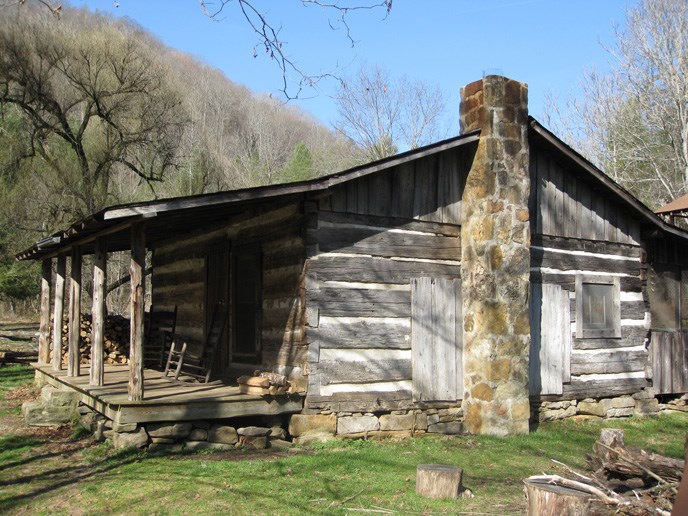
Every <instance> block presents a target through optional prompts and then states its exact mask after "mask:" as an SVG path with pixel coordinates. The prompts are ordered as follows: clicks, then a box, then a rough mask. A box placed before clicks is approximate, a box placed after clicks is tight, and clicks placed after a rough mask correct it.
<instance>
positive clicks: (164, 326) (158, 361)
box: [143, 305, 177, 369]
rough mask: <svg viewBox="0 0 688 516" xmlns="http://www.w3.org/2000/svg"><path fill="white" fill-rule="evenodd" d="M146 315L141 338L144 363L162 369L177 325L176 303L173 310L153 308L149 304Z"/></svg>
mask: <svg viewBox="0 0 688 516" xmlns="http://www.w3.org/2000/svg"><path fill="white" fill-rule="evenodd" d="M147 316H148V317H146V336H145V338H144V339H143V346H144V347H143V361H144V365H145V366H146V367H155V368H160V369H162V367H163V365H164V364H165V355H166V353H167V350H168V349H169V346H170V339H171V336H172V335H174V332H175V330H176V327H177V305H174V310H155V309H154V307H152V306H151V309H150V312H148V314H147Z"/></svg>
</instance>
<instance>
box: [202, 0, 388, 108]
mask: <svg viewBox="0 0 688 516" xmlns="http://www.w3.org/2000/svg"><path fill="white" fill-rule="evenodd" d="M298 1H299V2H300V3H301V4H302V5H304V6H306V7H317V8H321V9H322V10H323V11H324V12H325V13H327V15H328V20H327V23H328V24H329V26H330V27H331V28H332V29H343V30H344V32H345V33H346V37H347V39H348V41H349V43H350V44H351V45H352V46H353V45H354V39H353V37H352V35H351V28H350V26H349V15H350V14H351V13H353V12H356V11H372V10H380V9H383V10H384V11H385V15H387V14H389V12H390V11H391V10H392V1H393V0H359V1H357V2H353V3H352V2H348V1H346V0H340V1H335V0H332V1H324V0H298ZM198 3H199V4H200V5H201V9H203V12H204V13H205V14H206V15H207V16H208V17H210V18H213V19H219V18H220V17H221V16H222V15H223V14H225V13H226V12H227V11H226V7H227V6H228V5H230V4H231V5H233V6H235V7H236V8H237V9H238V11H239V12H240V13H241V16H243V18H244V19H245V20H246V22H247V23H248V25H249V26H250V27H251V30H253V33H254V34H255V35H256V38H257V43H256V45H255V46H254V47H253V55H254V57H256V56H257V55H258V54H263V55H266V56H268V57H269V58H270V59H271V60H273V61H274V62H275V63H276V65H277V67H278V68H279V70H280V72H281V74H282V93H283V94H284V96H285V97H286V98H287V99H288V100H289V99H295V98H298V97H299V95H300V94H301V92H302V91H303V89H304V88H306V87H313V86H314V85H315V84H317V83H318V82H320V81H321V80H322V79H324V78H326V77H332V76H333V73H332V72H328V73H322V74H315V75H314V74H311V73H307V72H306V71H305V70H303V69H302V68H301V66H300V65H299V64H298V63H297V61H295V60H294V59H293V58H292V57H291V56H290V55H289V54H288V53H287V52H286V50H285V46H284V40H283V39H282V37H281V35H280V32H281V30H282V27H281V25H280V24H279V22H277V21H275V20H272V19H271V18H270V17H269V16H268V14H267V10H268V6H267V5H265V6H261V5H260V4H261V3H262V2H261V0H217V1H213V0H198ZM259 50H260V52H259ZM292 76H295V77H296V86H295V87H291V86H290V77H292Z"/></svg>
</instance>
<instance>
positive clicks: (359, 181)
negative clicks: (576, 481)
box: [17, 75, 688, 438]
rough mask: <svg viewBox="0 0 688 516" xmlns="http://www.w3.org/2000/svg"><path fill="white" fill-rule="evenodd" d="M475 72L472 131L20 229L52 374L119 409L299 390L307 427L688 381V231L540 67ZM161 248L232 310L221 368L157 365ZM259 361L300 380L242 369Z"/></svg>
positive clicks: (257, 400)
mask: <svg viewBox="0 0 688 516" xmlns="http://www.w3.org/2000/svg"><path fill="white" fill-rule="evenodd" d="M461 96H462V101H461V109H460V122H461V133H460V135H459V136H457V137H454V138H450V139H447V140H444V141H440V142H437V143H434V144H432V145H428V146H425V147H421V148H418V149H413V150H410V151H408V152H404V153H401V154H398V155H395V156H392V157H390V158H387V159H383V160H380V161H376V162H373V163H368V164H365V165H361V166H358V167H355V168H353V169H350V170H346V171H343V172H338V173H335V174H332V175H329V176H325V177H320V178H317V179H314V180H310V181H304V182H298V183H290V184H280V185H271V186H264V187H258V188H251V189H244V190H236V191H225V192H219V193H213V194H207V195H200V196H194V197H182V198H174V199H164V200H156V201H149V202H142V203H135V204H128V205H121V206H114V207H110V208H107V209H104V210H102V211H100V212H98V213H96V214H93V215H92V216H90V217H88V218H87V219H84V220H81V221H79V222H77V223H75V224H74V225H72V226H70V227H69V228H67V229H65V230H63V231H59V232H57V233H55V234H53V235H52V236H50V237H48V238H46V239H44V240H42V241H40V242H38V243H36V244H35V245H33V246H32V247H31V248H29V249H27V250H25V251H23V252H22V253H19V254H18V255H17V258H18V259H31V260H42V262H43V280H42V286H43V287H42V299H41V301H42V302H41V330H40V351H39V362H38V364H36V366H35V367H36V374H37V376H39V377H40V378H41V379H42V381H43V382H48V383H51V384H53V385H59V386H60V387H62V388H67V389H74V390H75V391H78V393H79V396H80V398H79V399H80V401H81V402H82V403H84V404H86V405H88V406H90V407H92V408H93V409H94V410H97V411H99V412H100V413H102V414H104V415H105V416H106V417H108V418H110V419H112V420H113V421H115V423H117V424H121V425H134V427H136V425H139V426H142V425H146V424H149V423H151V422H160V421H180V420H187V421H189V420H199V419H222V418H225V419H226V418H232V417H240V416H260V415H282V414H284V415H286V416H285V417H287V416H288V417H289V418H290V423H289V430H290V432H291V434H292V436H293V437H295V438H300V437H301V438H304V437H305V436H307V435H309V434H315V435H319V436H322V435H332V434H340V435H347V434H349V435H365V436H369V435H371V433H372V434H374V433H379V434H381V435H386V434H388V433H394V432H408V433H411V434H413V433H416V432H440V433H448V434H452V433H462V432H468V433H486V434H498V435H505V434H513V433H524V432H528V431H529V429H531V428H532V427H533V425H534V424H537V422H538V421H540V420H543V419H548V418H550V419H551V418H557V417H566V416H570V415H574V414H592V415H597V416H601V417H613V416H628V415H632V414H634V413H636V414H638V413H641V414H643V413H648V412H653V411H656V410H657V407H658V403H659V401H660V400H664V398H663V397H665V396H672V395H680V394H683V393H685V392H686V390H687V389H688V378H687V376H688V373H687V362H688V354H687V353H688V352H687V349H688V348H687V346H686V326H688V301H686V300H688V252H687V251H688V232H686V231H685V230H683V229H681V228H679V227H677V226H675V225H673V224H670V223H669V222H668V221H665V220H664V219H662V218H660V217H659V216H658V215H657V214H655V213H653V212H652V211H651V210H650V209H649V208H648V207H646V206H645V205H643V204H642V203H641V202H640V201H639V200H638V199H636V198H635V197H633V196H632V195H631V194H630V193H629V192H627V191H626V190H624V189H623V188H622V187H620V186H619V185H618V184H616V183H615V182H614V181H612V180H611V179H610V178H609V176H607V175H605V174H604V172H602V171H601V170H600V169H598V168H597V167H595V166H594V165H593V164H592V163H591V162H589V161H588V160H586V159H585V158H584V157H582V156H581V155H580V154H578V153H577V152H576V151H574V150H573V149H572V148H571V147H569V146H568V145H566V144H565V143H564V142H563V141H561V140H560V139H559V138H558V137H557V136H555V135H554V134H553V133H552V132H550V131H549V130H548V129H546V128H545V127H544V126H543V125H542V124H540V123H539V122H538V121H537V120H535V119H533V118H532V117H529V116H528V107H527V85H525V84H523V83H520V82H518V81H515V80H512V79H508V78H505V77H501V76H496V75H490V76H487V77H484V78H483V79H481V80H479V81H476V82H474V83H471V84H469V85H467V86H465V87H464V88H462V90H461ZM126 250H129V251H131V272H132V274H131V287H132V297H131V310H130V312H131V313H130V318H131V346H130V356H129V363H128V365H127V366H120V367H119V369H118V370H117V371H115V370H114V369H117V368H113V367H109V368H108V367H104V366H103V363H102V353H103V352H102V336H98V335H97V331H98V330H97V328H98V327H99V326H102V318H103V313H104V310H103V300H104V294H103V285H104V284H105V281H104V278H103V275H104V271H105V264H106V260H107V256H108V253H111V252H115V251H126ZM84 254H94V255H95V259H94V263H95V269H94V278H95V279H94V282H93V283H94V292H93V300H94V306H93V307H92V313H93V317H94V322H93V327H94V335H93V339H92V342H93V344H92V346H93V350H92V353H91V357H92V360H91V363H90V365H89V367H88V369H89V372H88V374H86V373H85V372H84V373H83V374H82V372H81V371H80V369H79V359H78V339H79V335H78V328H77V327H74V325H73V324H72V323H71V322H70V325H71V326H70V334H69V339H68V347H69V353H68V355H69V357H70V358H69V360H68V364H67V366H68V367H67V371H64V370H63V366H62V364H61V363H60V361H59V360H57V361H54V362H53V363H52V364H49V363H48V362H49V353H50V346H51V337H50V330H51V329H50V313H51V306H52V308H53V309H52V312H53V313H54V319H55V322H54V326H55V327H56V328H59V327H60V326H58V325H60V324H61V322H62V320H63V303H64V301H63V300H64V291H65V284H66V280H67V279H69V290H70V295H69V299H70V302H69V306H68V310H67V311H68V314H69V320H70V321H75V320H76V321H78V320H79V317H78V314H79V313H80V311H81V310H82V308H81V306H80V302H81V301H80V291H81V281H80V275H81V267H82V266H81V257H82V256H83V255H84ZM147 255H148V256H149V259H150V264H151V265H152V279H151V283H150V284H151V289H152V292H151V297H152V303H153V305H154V306H156V307H159V308H162V309H167V310H171V309H172V308H175V309H176V310H177V314H178V316H177V323H176V331H177V332H179V333H180V334H184V335H189V336H191V337H193V338H196V339H203V337H204V335H205V332H206V331H207V329H208V327H209V325H210V324H212V322H211V319H212V318H213V317H214V316H215V315H214V314H216V313H217V312H218V311H219V312H221V313H222V314H223V317H225V318H226V321H227V324H226V326H225V328H224V329H223V331H222V333H221V335H220V337H219V345H218V347H217V353H216V354H215V355H214V359H213V364H212V371H211V372H212V377H213V378H214V379H216V380H220V384H219V385H218V382H215V383H214V384H212V385H203V384H198V385H196V384H184V385H180V384H178V383H177V384H172V383H170V382H167V381H166V380H165V378H163V375H162V374H161V373H160V372H159V371H157V372H156V371H153V370H152V369H148V368H146V367H145V364H144V360H143V356H144V355H143V354H144V350H145V347H146V343H145V342H144V338H143V337H144V329H143V321H144V318H145V313H144V311H145V308H144V304H143V289H144V285H145V282H144V281H143V274H144V270H145V267H144V264H145V260H146V256H147ZM67 259H69V262H70V264H71V266H70V276H69V278H66V263H67V261H68V260H67ZM53 334H55V333H53ZM52 340H54V341H56V344H55V345H54V346H53V347H55V346H60V345H61V342H60V339H52ZM53 355H55V353H53ZM123 367H124V368H125V370H126V374H125V373H123V372H122V369H123ZM256 370H258V371H264V372H271V373H277V374H279V375H284V376H285V377H286V378H287V379H288V381H289V383H290V385H291V388H290V389H289V392H288V393H282V394H277V395H264V396H258V395H255V394H254V395H251V394H246V391H243V393H242V392H241V391H237V390H236V389H237V387H236V383H235V382H236V379H237V378H238V377H241V376H246V375H248V376H250V375H251V374H253V373H252V372H253V371H256ZM109 378H112V380H109ZM172 385H174V389H173V388H172ZM222 389H224V390H222ZM232 389H234V390H232Z"/></svg>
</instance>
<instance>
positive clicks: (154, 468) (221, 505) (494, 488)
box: [0, 366, 688, 515]
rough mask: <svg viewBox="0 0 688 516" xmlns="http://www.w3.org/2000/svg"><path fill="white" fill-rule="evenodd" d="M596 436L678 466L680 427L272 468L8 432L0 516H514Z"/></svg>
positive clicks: (667, 420) (348, 449)
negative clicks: (460, 472) (450, 485)
mask: <svg viewBox="0 0 688 516" xmlns="http://www.w3.org/2000/svg"><path fill="white" fill-rule="evenodd" d="M32 379H33V372H32V370H31V369H30V368H28V367H26V366H11V367H5V368H0V409H1V410H0V417H2V418H6V419H5V420H10V419H11V418H15V419H14V420H15V421H16V418H17V416H16V415H15V414H14V413H13V411H16V408H12V409H11V410H6V409H7V407H8V406H12V404H13V403H14V405H16V404H17V403H18V402H16V401H14V400H6V398H5V397H6V394H7V392H8V391H9V390H11V389H14V388H16V387H22V386H26V385H30V383H31V382H32ZM2 421H3V419H0V424H2ZM603 427H615V428H623V429H624V430H625V435H626V444H627V445H628V446H633V447H639V448H644V449H646V450H649V451H655V452H658V453H661V454H665V455H669V456H673V457H678V458H682V457H683V443H684V439H685V433H686V430H687V429H688V415H685V414H671V415H662V416H660V417H656V418H647V419H641V418H631V419H623V420H614V421H605V422H599V421H590V420H588V421H574V420H566V421H560V422H552V423H547V424H542V425H540V427H539V429H538V431H537V432H534V433H531V434H529V435H525V436H513V437H505V438H498V437H484V436H458V437H438V436H435V437H431V436H428V437H424V438H417V439H408V440H402V441H383V442H377V441H330V442H327V443H319V444H316V445H314V446H313V447H311V448H304V449H297V450H296V451H294V452H293V453H291V452H290V453H284V454H282V455H280V456H276V455H272V454H267V453H266V454H260V453H259V454H255V453H254V454H251V453H248V452H244V451H235V452H230V453H226V454H222V455H215V454H208V453H199V454H191V455H189V454H177V455H156V454H153V453H147V452H136V451H116V450H113V449H112V447H110V446H108V445H106V444H103V445H96V444H94V443H93V442H92V441H90V439H89V438H88V437H86V436H83V435H79V434H77V433H73V434H72V436H71V438H69V437H66V436H67V435H68V433H64V432H63V433H62V434H50V433H47V434H44V433H40V432H37V433H34V434H32V433H31V432H29V431H26V429H22V428H21V426H19V427H18V428H19V429H20V430H18V432H20V433H21V435H13V434H6V435H2V437H0V513H23V512H28V513H31V514H51V515H52V514H75V513H76V514H102V513H109V514H160V515H167V514H280V515H289V514H328V515H329V514H333V515H338V514H342V515H343V514H371V512H370V511H378V512H379V511H382V512H384V511H386V510H388V511H394V512H395V513H396V514H414V513H423V514H457V513H461V512H466V513H481V514H500V515H506V514H520V513H523V511H524V509H525V503H524V497H523V484H522V481H523V479H524V478H526V477H528V476H530V475H533V474H539V473H542V472H554V471H556V470H557V469H556V468H557V466H556V465H555V464H554V463H553V462H552V459H556V460H558V461H561V462H563V463H565V464H567V465H569V466H571V467H573V468H576V469H578V470H583V469H584V468H585V454H586V453H590V452H591V450H592V445H593V443H594V441H595V439H596V438H597V437H598V436H599V433H600V430H601V428H603ZM0 435H1V434H0ZM56 435H62V436H63V437H55V436H56ZM75 441H76V442H75ZM427 463H437V464H451V465H457V466H461V467H462V468H464V486H465V487H467V488H469V489H470V490H471V491H473V493H474V494H475V498H472V499H460V500H429V499H424V498H420V497H418V496H417V495H416V494H415V480H416V466H417V465H418V464H427ZM372 514H375V513H374V512H373V513H372Z"/></svg>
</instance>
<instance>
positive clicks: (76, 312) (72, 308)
mask: <svg viewBox="0 0 688 516" xmlns="http://www.w3.org/2000/svg"><path fill="white" fill-rule="evenodd" d="M69 279H70V282H69V351H68V353H69V356H68V358H67V376H79V374H80V372H81V371H80V365H81V364H80V363H81V357H79V338H80V335H79V334H80V332H81V248H79V247H73V248H72V264H71V268H70V271H69Z"/></svg>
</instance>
